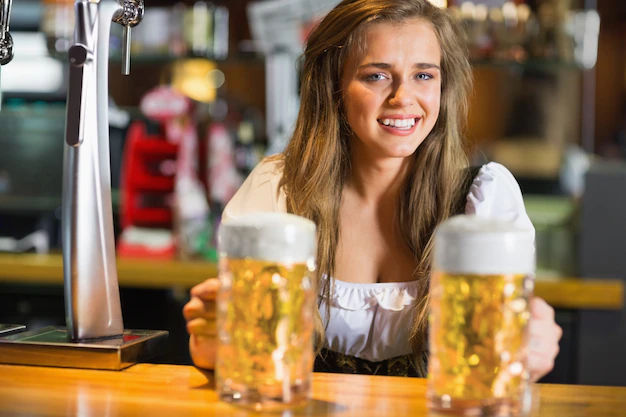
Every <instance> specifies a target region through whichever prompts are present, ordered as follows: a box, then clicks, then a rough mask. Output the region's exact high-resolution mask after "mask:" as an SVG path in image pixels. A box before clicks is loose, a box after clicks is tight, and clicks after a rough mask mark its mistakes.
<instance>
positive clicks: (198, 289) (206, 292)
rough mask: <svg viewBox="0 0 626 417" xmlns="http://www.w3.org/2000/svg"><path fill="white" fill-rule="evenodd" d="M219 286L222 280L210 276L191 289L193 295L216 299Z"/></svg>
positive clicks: (204, 298)
mask: <svg viewBox="0 0 626 417" xmlns="http://www.w3.org/2000/svg"><path fill="white" fill-rule="evenodd" d="M219 288H220V281H219V280H218V279H217V278H209V279H207V280H206V281H204V282H202V283H200V284H198V285H196V286H195V287H193V288H192V289H191V297H198V298H200V299H202V300H215V298H216V297H217V290H218V289H219Z"/></svg>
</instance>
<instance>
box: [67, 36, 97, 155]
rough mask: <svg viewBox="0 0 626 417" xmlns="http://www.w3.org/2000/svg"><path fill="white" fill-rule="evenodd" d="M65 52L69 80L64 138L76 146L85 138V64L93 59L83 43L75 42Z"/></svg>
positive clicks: (87, 87)
mask: <svg viewBox="0 0 626 417" xmlns="http://www.w3.org/2000/svg"><path fill="white" fill-rule="evenodd" d="M67 54H68V58H69V61H70V82H69V85H68V92H67V123H66V125H65V126H66V132H65V140H66V142H67V144H68V145H70V146H78V145H80V144H81V143H83V140H84V138H85V105H86V96H87V91H88V89H89V87H90V86H88V85H85V81H86V80H87V77H86V73H85V66H86V65H87V64H89V63H90V62H92V61H93V53H92V52H91V51H90V50H89V49H88V48H87V47H86V46H85V45H83V44H80V43H77V44H74V45H72V46H71V47H70V49H69V50H68V51H67ZM92 88H93V87H92Z"/></svg>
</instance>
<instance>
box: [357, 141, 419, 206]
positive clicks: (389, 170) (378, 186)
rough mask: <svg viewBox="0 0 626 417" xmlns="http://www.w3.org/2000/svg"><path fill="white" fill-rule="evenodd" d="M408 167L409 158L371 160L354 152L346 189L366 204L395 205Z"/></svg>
mask: <svg viewBox="0 0 626 417" xmlns="http://www.w3.org/2000/svg"><path fill="white" fill-rule="evenodd" d="M409 165H410V159H409V158H388V157H386V158H372V157H368V156H366V155H362V154H360V153H359V152H355V153H354V154H353V156H352V167H351V175H350V179H349V180H348V184H347V188H348V189H349V190H350V191H352V192H354V193H356V194H357V195H358V197H359V199H362V200H363V201H364V202H365V203H367V204H369V203H372V204H380V203H382V202H393V203H394V205H395V201H396V199H397V197H398V194H399V193H400V192H401V188H402V184H403V182H404V178H405V177H406V175H407V171H408V168H409Z"/></svg>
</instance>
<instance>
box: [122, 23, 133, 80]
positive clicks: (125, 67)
mask: <svg viewBox="0 0 626 417" xmlns="http://www.w3.org/2000/svg"><path fill="white" fill-rule="evenodd" d="M130 31H131V27H130V26H128V25H125V26H124V40H123V43H122V74H124V75H129V74H130V40H131V38H130Z"/></svg>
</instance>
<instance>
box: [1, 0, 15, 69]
mask: <svg viewBox="0 0 626 417" xmlns="http://www.w3.org/2000/svg"><path fill="white" fill-rule="evenodd" d="M11 2H12V0H0V65H5V64H8V63H9V62H11V60H12V59H13V38H12V37H11V34H10V33H9V17H10V15H11Z"/></svg>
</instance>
